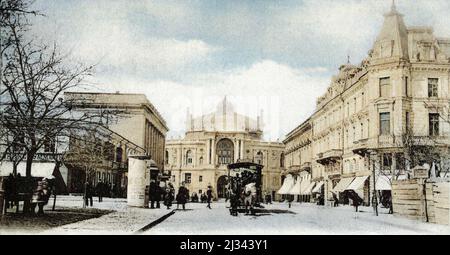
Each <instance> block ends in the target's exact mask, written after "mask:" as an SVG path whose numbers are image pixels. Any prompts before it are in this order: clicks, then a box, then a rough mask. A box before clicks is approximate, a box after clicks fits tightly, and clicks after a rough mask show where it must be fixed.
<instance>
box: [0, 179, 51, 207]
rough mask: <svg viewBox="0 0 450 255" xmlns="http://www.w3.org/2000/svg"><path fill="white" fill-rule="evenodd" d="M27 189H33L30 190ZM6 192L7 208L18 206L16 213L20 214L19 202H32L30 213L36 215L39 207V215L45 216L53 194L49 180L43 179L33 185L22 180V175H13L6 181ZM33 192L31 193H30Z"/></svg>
mask: <svg viewBox="0 0 450 255" xmlns="http://www.w3.org/2000/svg"><path fill="white" fill-rule="evenodd" d="M27 187H30V188H31V187H32V189H30V190H28V188H27ZM4 191H5V202H6V203H5V208H6V209H8V208H13V207H14V206H16V212H19V201H24V200H29V201H30V205H31V208H30V212H31V213H32V214H34V213H35V210H36V207H38V208H39V209H38V212H37V214H38V215H42V214H44V206H45V205H47V204H48V200H49V199H50V195H51V194H52V192H53V190H52V186H51V185H50V183H49V180H48V179H47V178H42V179H40V180H39V181H37V182H36V180H33V181H32V183H30V182H29V181H27V180H26V179H24V178H22V176H21V175H20V173H18V174H17V175H16V176H14V175H13V174H12V173H11V174H10V175H9V176H8V177H7V178H5V180H4ZM30 192H31V193H30Z"/></svg>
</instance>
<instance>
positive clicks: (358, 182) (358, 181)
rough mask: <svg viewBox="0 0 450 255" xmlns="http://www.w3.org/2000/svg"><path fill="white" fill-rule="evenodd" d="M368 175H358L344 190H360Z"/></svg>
mask: <svg viewBox="0 0 450 255" xmlns="http://www.w3.org/2000/svg"><path fill="white" fill-rule="evenodd" d="M367 178H369V176H358V177H356V178H355V179H354V180H353V181H352V183H350V185H348V187H347V188H346V189H345V190H355V191H356V190H360V189H363V188H364V183H365V182H366V180H367Z"/></svg>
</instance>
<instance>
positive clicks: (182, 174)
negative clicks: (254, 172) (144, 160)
mask: <svg viewBox="0 0 450 255" xmlns="http://www.w3.org/2000/svg"><path fill="white" fill-rule="evenodd" d="M186 130H187V131H186V134H185V137H184V138H183V139H178V140H168V141H167V142H166V152H165V153H166V157H165V158H166V162H165V170H166V172H170V175H171V181H172V183H173V184H174V186H175V188H176V189H177V188H178V187H179V186H180V185H181V184H182V183H185V185H186V187H187V188H188V189H189V191H190V193H193V192H195V193H197V194H199V193H204V192H206V190H207V189H208V186H212V188H213V194H214V197H215V198H222V197H225V186H226V184H227V178H226V176H227V175H228V170H227V165H228V164H231V163H235V162H254V163H258V164H261V165H263V166H264V168H263V171H262V185H263V186H262V192H263V194H270V195H272V196H275V195H276V191H277V190H278V189H279V187H280V185H281V178H280V176H281V175H280V174H281V169H282V168H283V163H284V161H283V160H281V159H282V158H283V149H284V145H283V144H282V143H278V142H265V141H263V140H262V135H263V133H262V131H261V130H262V118H261V117H258V118H257V120H254V119H251V118H249V117H248V116H243V115H241V114H238V113H237V112H235V111H234V109H233V106H232V105H231V104H230V103H229V102H228V101H227V100H226V98H225V99H224V100H223V101H222V102H221V103H219V105H218V106H217V108H216V111H215V112H212V113H210V114H206V115H203V116H200V117H197V118H193V117H192V115H190V114H188V119H187V127H186Z"/></svg>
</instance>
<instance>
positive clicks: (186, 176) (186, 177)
mask: <svg viewBox="0 0 450 255" xmlns="http://www.w3.org/2000/svg"><path fill="white" fill-rule="evenodd" d="M191 177H192V176H191V173H185V174H184V182H185V183H191Z"/></svg>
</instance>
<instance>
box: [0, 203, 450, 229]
mask: <svg viewBox="0 0 450 255" xmlns="http://www.w3.org/2000/svg"><path fill="white" fill-rule="evenodd" d="M81 205H82V200H81V197H78V196H61V197H59V200H58V202H57V210H59V211H71V210H73V209H74V208H80V207H81ZM227 206H228V203H225V201H224V200H221V201H219V202H214V203H212V209H208V208H206V204H204V203H188V204H186V210H185V211H183V210H181V209H180V210H177V209H176V204H174V206H173V207H172V208H171V209H169V210H168V209H167V208H165V207H162V208H161V209H147V208H136V207H128V206H127V204H126V200H124V199H112V198H108V199H105V200H104V202H102V203H98V202H96V201H95V202H94V207H93V208H89V209H86V210H93V209H96V210H104V211H105V212H106V214H104V215H102V216H100V217H94V218H91V219H86V220H80V221H78V222H73V223H70V224H66V225H61V226H57V227H53V228H51V229H46V230H44V231H40V232H37V231H33V232H31V231H30V229H29V228H24V229H14V230H13V231H11V230H10V231H7V230H8V229H3V230H1V229H0V234H2V233H3V234H7V233H9V234H30V233H35V234H43V235H48V234H50V235H54V234H57V235H60V234H62V235H67V234H75V235H84V234H94V235H97V234H103V235H117V234H125V235H130V234H144V235H325V234H331V235H344V234H350V235H351V234H357V235H362V234H375V235H397V234H405V235H417V234H420V235H423V234H424V235H430V234H431V235H441V234H447V235H448V234H450V228H449V227H448V226H444V225H437V224H431V223H425V222H419V221H416V220H409V219H406V218H403V217H399V216H394V215H389V214H387V211H386V209H384V208H380V210H379V213H380V214H379V216H378V217H377V216H375V215H374V213H373V208H371V207H360V212H358V213H355V212H354V208H353V207H351V206H342V205H341V206H339V207H337V208H333V207H324V206H317V205H315V204H309V203H302V204H300V203H293V204H292V207H291V208H288V204H287V203H279V202H274V203H273V204H271V205H264V207H265V208H264V210H263V212H260V213H258V214H257V215H256V216H251V215H245V214H242V213H241V214H239V215H238V216H237V217H234V216H231V215H230V214H229V210H228V208H227ZM180 208H181V207H180ZM46 210H47V212H48V213H50V210H51V208H46ZM173 212H174V213H173ZM34 219H35V220H36V221H39V220H40V219H41V218H39V217H36V218H34ZM30 220H32V219H30Z"/></svg>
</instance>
